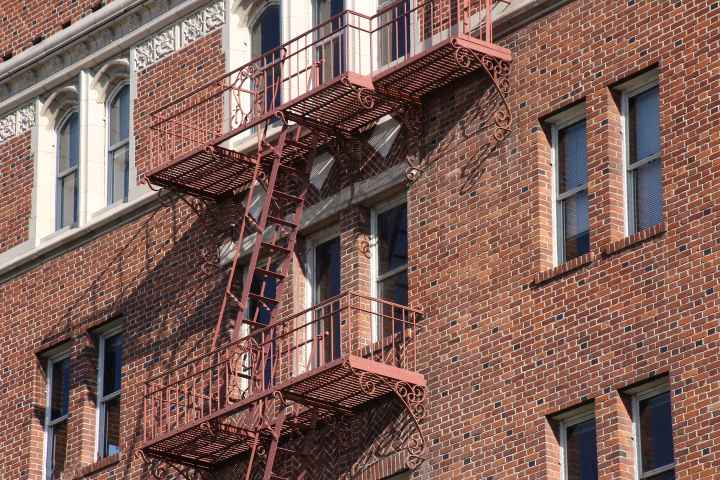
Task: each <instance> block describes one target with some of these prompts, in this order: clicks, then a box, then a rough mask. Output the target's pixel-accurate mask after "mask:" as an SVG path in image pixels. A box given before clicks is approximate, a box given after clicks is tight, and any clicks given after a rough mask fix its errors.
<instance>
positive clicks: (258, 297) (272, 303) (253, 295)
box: [250, 292, 280, 306]
mask: <svg viewBox="0 0 720 480" xmlns="http://www.w3.org/2000/svg"><path fill="white" fill-rule="evenodd" d="M250 298H254V299H255V300H257V301H258V302H260V303H262V304H263V305H266V306H275V305H277V304H278V303H280V302H279V301H277V300H275V299H274V298H269V297H263V296H262V295H258V294H257V293H252V292H250Z"/></svg>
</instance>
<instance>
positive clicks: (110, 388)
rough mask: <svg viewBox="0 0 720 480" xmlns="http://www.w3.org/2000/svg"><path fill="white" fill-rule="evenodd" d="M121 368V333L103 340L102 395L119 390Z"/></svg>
mask: <svg viewBox="0 0 720 480" xmlns="http://www.w3.org/2000/svg"><path fill="white" fill-rule="evenodd" d="M121 369H122V335H114V336H112V337H110V338H108V339H106V340H105V370H104V372H103V374H104V378H103V395H109V394H111V393H113V392H115V391H117V390H120V377H121Z"/></svg>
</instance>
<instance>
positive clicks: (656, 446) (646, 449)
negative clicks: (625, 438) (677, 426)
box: [640, 392, 675, 472]
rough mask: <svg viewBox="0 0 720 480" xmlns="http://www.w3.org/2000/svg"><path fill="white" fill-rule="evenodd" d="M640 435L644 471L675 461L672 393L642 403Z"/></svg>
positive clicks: (662, 394)
mask: <svg viewBox="0 0 720 480" xmlns="http://www.w3.org/2000/svg"><path fill="white" fill-rule="evenodd" d="M640 433H641V440H640V442H641V446H642V466H643V471H645V472H647V471H650V470H654V469H656V468H658V467H662V466H665V465H668V464H671V463H673V462H674V461H675V459H674V456H673V439H672V416H671V413H670V392H665V393H661V394H660V395H657V396H655V397H651V398H648V399H645V400H641V401H640Z"/></svg>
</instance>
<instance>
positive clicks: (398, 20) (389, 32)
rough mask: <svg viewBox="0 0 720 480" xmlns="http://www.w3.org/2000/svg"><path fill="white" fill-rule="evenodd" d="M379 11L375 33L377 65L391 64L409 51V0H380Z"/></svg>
mask: <svg viewBox="0 0 720 480" xmlns="http://www.w3.org/2000/svg"><path fill="white" fill-rule="evenodd" d="M379 11H380V12H381V15H380V20H379V25H378V26H377V32H376V33H375V35H376V36H377V39H378V65H380V66H384V65H388V64H391V63H392V62H394V61H395V60H397V59H399V58H402V57H404V56H405V55H406V54H407V53H408V52H410V33H411V32H410V15H411V13H412V11H411V8H410V0H404V1H402V2H400V3H398V2H397V0H380V2H379Z"/></svg>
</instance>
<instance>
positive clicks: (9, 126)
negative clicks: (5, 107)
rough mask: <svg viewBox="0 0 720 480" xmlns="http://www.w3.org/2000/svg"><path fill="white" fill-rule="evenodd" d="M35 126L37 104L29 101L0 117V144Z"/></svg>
mask: <svg viewBox="0 0 720 480" xmlns="http://www.w3.org/2000/svg"><path fill="white" fill-rule="evenodd" d="M34 126H35V104H34V103H28V104H27V105H23V106H22V107H20V108H18V109H16V110H15V111H13V112H10V113H8V114H6V115H4V116H2V117H0V145H2V144H3V143H5V142H6V141H8V140H10V139H11V138H14V137H17V136H20V135H22V134H23V133H25V132H27V131H28V130H30V129H31V128H33V127H34Z"/></svg>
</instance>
